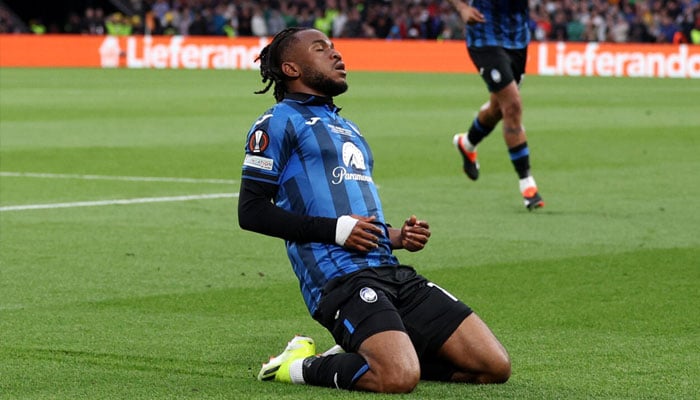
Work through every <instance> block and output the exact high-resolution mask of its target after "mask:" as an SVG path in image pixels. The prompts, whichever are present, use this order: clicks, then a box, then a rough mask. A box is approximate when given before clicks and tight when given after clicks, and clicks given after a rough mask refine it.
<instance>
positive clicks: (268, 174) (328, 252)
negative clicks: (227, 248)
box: [242, 96, 398, 315]
mask: <svg viewBox="0 0 700 400" xmlns="http://www.w3.org/2000/svg"><path fill="white" fill-rule="evenodd" d="M338 111H339V109H338V108H336V107H335V106H334V105H333V104H332V103H330V102H328V101H323V99H319V98H316V97H313V96H303V97H300V96H291V97H289V96H288V97H287V98H285V99H284V100H283V101H281V102H279V103H277V104H276V105H275V106H273V107H272V108H270V109H269V110H267V111H266V112H265V113H264V114H263V115H262V116H261V117H260V118H259V119H258V120H257V121H256V122H255V123H254V124H253V126H252V127H251V129H250V131H249V132H248V140H247V146H246V154H245V160H244V162H243V172H242V177H243V179H252V180H256V181H260V182H266V183H270V184H274V185H276V186H277V187H278V190H277V195H276V197H275V199H274V201H275V204H276V205H277V206H278V207H281V208H283V209H284V210H287V211H289V212H292V213H296V214H301V215H309V216H314V217H328V218H338V217H340V216H342V215H350V214H356V215H360V216H367V217H369V216H376V217H377V219H376V223H377V224H378V225H380V226H381V228H382V229H383V231H384V237H383V238H381V240H380V242H379V247H378V248H377V249H375V250H372V251H371V252H369V253H362V254H360V253H356V252H353V251H349V250H347V249H345V248H343V247H341V246H338V245H336V244H327V243H317V242H308V243H299V242H290V241H287V242H286V246H287V255H288V257H289V260H290V261H291V264H292V268H293V269H294V272H295V274H296V275H297V277H298V278H299V282H300V286H301V292H302V295H303V297H304V301H305V302H306V305H307V307H308V309H309V312H310V313H311V314H312V315H313V313H314V312H315V311H316V308H317V306H318V302H319V300H320V295H321V289H322V287H323V286H324V285H325V284H326V283H327V282H328V281H329V280H331V279H333V278H335V277H339V276H343V275H346V274H348V273H351V272H354V271H357V270H360V269H364V268H371V267H378V266H385V265H397V264H398V260H397V259H396V257H395V256H394V255H393V254H392V250H391V242H390V240H389V233H388V227H387V225H386V223H385V220H384V213H383V211H382V205H381V202H380V200H379V195H378V193H377V186H376V185H375V183H374V180H373V178H372V168H373V163H374V161H373V158H372V152H371V151H370V148H369V146H368V144H367V142H366V141H365V138H364V137H363V136H362V134H361V133H360V130H359V129H358V128H357V126H355V124H354V123H352V122H351V121H349V120H346V119H345V118H343V117H341V116H340V115H339V113H338Z"/></svg>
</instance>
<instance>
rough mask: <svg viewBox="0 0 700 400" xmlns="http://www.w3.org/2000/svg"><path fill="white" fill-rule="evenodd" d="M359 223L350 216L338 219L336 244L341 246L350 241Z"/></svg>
mask: <svg viewBox="0 0 700 400" xmlns="http://www.w3.org/2000/svg"><path fill="white" fill-rule="evenodd" d="M357 221H358V220H357V219H355V218H353V217H351V216H349V215H343V216H341V217H339V218H338V222H337V223H336V225H335V242H336V243H338V245H339V246H342V245H344V244H345V241H346V240H348V237H350V234H351V233H352V228H354V227H355V224H357Z"/></svg>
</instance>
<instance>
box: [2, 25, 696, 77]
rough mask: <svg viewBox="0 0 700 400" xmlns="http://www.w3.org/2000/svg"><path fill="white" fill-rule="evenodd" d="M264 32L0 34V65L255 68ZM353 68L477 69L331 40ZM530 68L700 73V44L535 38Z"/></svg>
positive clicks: (424, 48) (462, 62) (442, 55)
mask: <svg viewBox="0 0 700 400" xmlns="http://www.w3.org/2000/svg"><path fill="white" fill-rule="evenodd" d="M268 41H269V39H268V38H221V37H191V36H126V37H115V36H80V35H41V36H38V35H0V67H93V68H188V69H256V68H258V65H257V63H255V57H256V56H257V55H258V53H259V52H260V49H262V47H264V46H265V45H266V44H267V43H268ZM334 43H335V46H336V48H337V49H338V50H339V51H340V52H341V53H342V55H343V58H344V59H345V62H346V64H347V66H348V69H350V70H351V71H387V72H390V71H396V72H453V73H476V70H475V68H474V66H473V65H472V63H471V61H470V59H469V56H468V55H467V51H466V48H465V43H464V42H463V41H458V40H452V41H420V40H403V41H388V40H376V39H375V40H361V39H334ZM528 52H529V54H528V65H527V72H528V74H533V75H553V76H564V75H570V76H632V77H672V78H700V46H693V45H654V44H613V43H570V42H533V43H532V44H531V45H530V48H529V50H528Z"/></svg>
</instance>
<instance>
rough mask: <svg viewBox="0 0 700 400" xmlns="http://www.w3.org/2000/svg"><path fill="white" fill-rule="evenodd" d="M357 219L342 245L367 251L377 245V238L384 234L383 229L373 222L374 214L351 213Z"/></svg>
mask: <svg viewBox="0 0 700 400" xmlns="http://www.w3.org/2000/svg"><path fill="white" fill-rule="evenodd" d="M351 217H353V218H355V219H357V223H356V224H355V227H353V228H352V232H350V236H348V238H347V239H346V240H345V243H344V244H343V246H344V247H346V248H349V249H352V250H357V251H361V252H363V253H367V252H368V251H371V250H374V249H376V248H377V247H378V246H379V245H378V244H377V243H379V238H380V237H382V236H383V235H384V231H383V230H382V229H381V228H380V227H378V226H377V225H375V224H373V222H374V220H376V219H377V217H376V216H371V217H361V216H359V215H351Z"/></svg>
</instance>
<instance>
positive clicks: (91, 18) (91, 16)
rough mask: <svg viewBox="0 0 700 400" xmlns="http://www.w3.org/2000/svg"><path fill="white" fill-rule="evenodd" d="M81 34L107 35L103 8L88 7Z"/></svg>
mask: <svg viewBox="0 0 700 400" xmlns="http://www.w3.org/2000/svg"><path fill="white" fill-rule="evenodd" d="M81 32H82V33H87V34H90V35H104V34H105V27H104V12H103V11H102V9H101V8H92V7H88V8H86V9H85V17H84V18H83V23H82V29H81Z"/></svg>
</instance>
